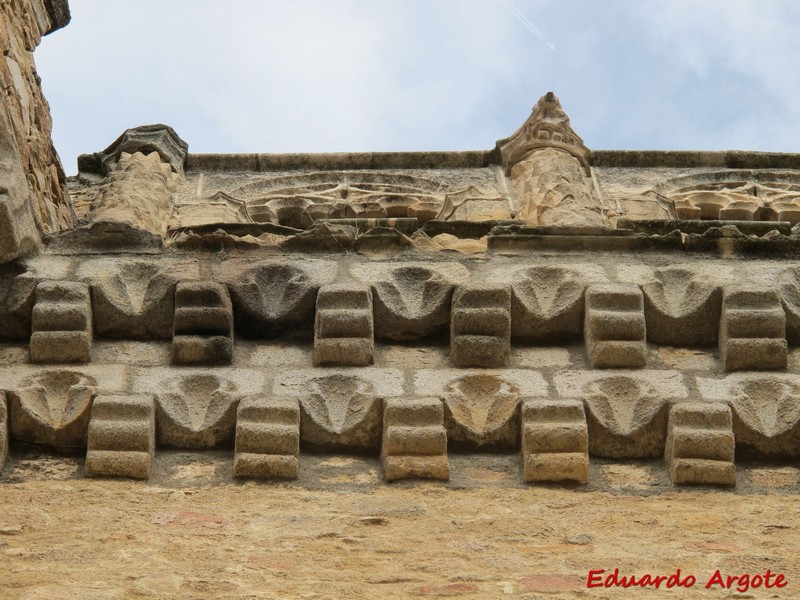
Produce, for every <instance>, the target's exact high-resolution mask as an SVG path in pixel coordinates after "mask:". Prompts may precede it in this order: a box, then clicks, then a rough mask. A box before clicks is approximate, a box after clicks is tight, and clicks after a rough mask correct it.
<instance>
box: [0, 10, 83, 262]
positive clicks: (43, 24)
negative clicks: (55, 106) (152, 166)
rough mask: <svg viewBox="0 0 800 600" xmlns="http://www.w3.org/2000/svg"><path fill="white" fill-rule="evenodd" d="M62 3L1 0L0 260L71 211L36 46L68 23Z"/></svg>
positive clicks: (61, 224)
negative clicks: (35, 56) (54, 141)
mask: <svg viewBox="0 0 800 600" xmlns="http://www.w3.org/2000/svg"><path fill="white" fill-rule="evenodd" d="M69 18H70V16H69V7H68V5H67V1H66V0H13V1H12V0H0V20H1V21H0V49H2V52H3V56H2V58H0V84H2V91H3V95H2V103H0V104H1V106H0V262H6V261H8V260H11V259H13V258H16V257H18V256H22V255H25V254H29V253H31V252H32V251H35V250H36V249H37V248H38V246H39V245H40V240H41V236H42V234H49V233H53V232H58V231H61V230H63V229H67V228H70V227H72V226H73V224H74V218H75V217H74V212H73V210H72V207H71V205H70V202H69V197H68V196H67V192H66V177H65V175H64V171H63V169H62V167H61V162H60V160H59V158H58V155H57V154H56V151H55V148H54V147H53V143H52V140H51V137H50V134H51V130H52V122H51V118H50V108H49V106H48V104H47V101H46V100H45V98H44V96H43V95H42V89H41V82H40V79H39V76H38V74H37V73H36V65H35V64H34V61H33V51H34V50H35V48H36V47H37V46H38V45H39V42H40V41H41V39H42V36H44V35H47V34H48V33H51V32H52V31H55V30H56V29H59V28H61V27H63V26H65V25H66V24H67V23H68V22H69Z"/></svg>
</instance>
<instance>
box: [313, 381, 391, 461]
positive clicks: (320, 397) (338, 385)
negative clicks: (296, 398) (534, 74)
mask: <svg viewBox="0 0 800 600" xmlns="http://www.w3.org/2000/svg"><path fill="white" fill-rule="evenodd" d="M305 387H306V392H305V393H304V394H303V395H301V396H300V435H301V440H302V442H303V443H304V444H307V445H308V447H309V448H311V449H312V450H317V449H324V450H347V451H357V452H365V451H366V452H373V451H374V452H375V453H376V454H377V453H378V450H379V448H380V444H381V421H382V419H381V407H382V404H383V403H382V399H381V398H380V397H379V396H378V395H377V393H376V390H375V385H374V384H373V383H372V382H371V381H370V380H368V379H366V378H364V377H360V376H357V375H350V374H343V373H337V374H333V375H323V376H322V377H316V378H312V379H310V380H307V381H306V382H305Z"/></svg>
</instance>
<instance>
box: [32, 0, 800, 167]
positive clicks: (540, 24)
mask: <svg viewBox="0 0 800 600" xmlns="http://www.w3.org/2000/svg"><path fill="white" fill-rule="evenodd" d="M509 4H510V5H511V6H510V7H509ZM70 7H71V9H72V22H71V23H70V24H69V25H68V26H67V27H66V28H65V29H63V30H61V31H58V32H56V33H54V34H52V35H50V36H48V37H46V38H44V40H43V41H42V45H41V46H40V47H39V49H38V50H37V51H36V55H35V60H36V63H37V66H38V70H39V74H40V75H41V77H42V81H43V86H44V91H45V95H46V97H47V99H48V100H49V102H50V107H51V110H52V113H53V120H54V138H55V143H56V148H57V150H58V151H59V153H60V155H61V158H62V160H63V162H64V166H65V169H66V171H67V173H70V174H72V173H74V172H75V171H76V157H77V155H78V154H80V153H83V152H93V151H96V150H101V149H103V148H104V147H106V146H107V145H108V144H109V143H111V142H112V141H113V140H114V139H115V138H116V137H117V136H118V135H119V134H120V133H121V132H122V131H123V130H124V129H126V128H128V127H133V126H136V125H142V124H147V123H156V122H161V123H166V124H168V125H171V126H172V127H174V128H175V129H176V130H177V131H178V133H179V134H180V135H181V137H183V138H184V139H185V140H186V141H187V142H188V143H189V148H190V152H329V151H370V150H373V151H384V150H475V149H488V148H492V147H494V143H495V141H496V140H498V139H500V138H503V137H505V136H507V135H509V134H511V133H513V132H514V130H515V129H516V128H517V127H518V126H519V125H520V124H521V123H522V122H523V121H524V120H525V119H526V118H527V116H528V115H529V113H530V109H531V106H532V105H533V104H534V102H535V101H536V100H537V99H538V98H539V97H540V96H541V95H542V94H544V93H545V92H547V91H548V90H551V89H552V90H553V91H555V93H556V94H557V95H558V96H559V97H560V98H561V102H562V105H563V106H564V109H565V110H566V111H567V113H568V114H569V115H570V117H571V119H572V125H573V127H574V129H575V130H576V131H577V133H578V134H579V135H581V136H582V137H583V139H584V141H585V142H586V145H587V146H588V147H589V148H592V149H598V150H599V149H698V150H727V149H742V150H765V151H781V152H800V2H798V1H797V0H759V1H755V0H752V1H751V0H609V1H604V2H598V1H595V0H559V1H557V2H555V1H552V0H379V1H376V0H291V1H286V0H225V1H221V0H137V1H136V2H131V1H122V0H70ZM514 7H516V9H517V10H518V11H519V12H521V13H522V15H524V19H523V18H520V17H518V16H516V15H515V14H514V12H513V8H514ZM525 19H527V21H528V22H527V23H526V21H525ZM540 33H541V35H540ZM550 44H552V45H554V46H555V49H552V47H551V46H550Z"/></svg>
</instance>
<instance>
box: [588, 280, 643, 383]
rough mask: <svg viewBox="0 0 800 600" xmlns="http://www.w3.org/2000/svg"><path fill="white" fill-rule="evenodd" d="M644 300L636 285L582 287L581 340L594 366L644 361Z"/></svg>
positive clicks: (638, 364)
mask: <svg viewBox="0 0 800 600" xmlns="http://www.w3.org/2000/svg"><path fill="white" fill-rule="evenodd" d="M646 330H647V328H646V323H645V315H644V300H643V296H642V291H641V290H640V289H639V287H638V286H635V285H631V284H599V283H598V284H594V285H591V286H589V287H588V288H587V289H586V310H585V318H584V331H583V335H584V340H585V342H586V352H587V354H588V355H589V361H590V362H591V364H592V366H593V367H595V368H637V367H644V366H645V365H646V364H647V343H646V341H645V340H646V336H647V334H646Z"/></svg>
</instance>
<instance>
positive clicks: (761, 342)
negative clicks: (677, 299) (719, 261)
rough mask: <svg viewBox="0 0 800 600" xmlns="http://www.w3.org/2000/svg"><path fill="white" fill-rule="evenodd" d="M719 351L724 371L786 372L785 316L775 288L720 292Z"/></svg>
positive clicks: (742, 287)
mask: <svg viewBox="0 0 800 600" xmlns="http://www.w3.org/2000/svg"><path fill="white" fill-rule="evenodd" d="M719 348H720V356H721V358H722V363H723V365H724V366H725V370H726V371H739V370H747V369H753V370H770V371H778V370H783V369H785V368H786V363H787V361H788V344H787V341H786V315H785V313H784V310H783V305H782V303H781V297H780V294H779V293H778V290H777V289H776V288H766V289H764V288H761V287H756V286H753V285H739V286H734V285H731V286H727V287H725V288H724V290H723V292H722V315H721V317H720V329H719Z"/></svg>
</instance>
